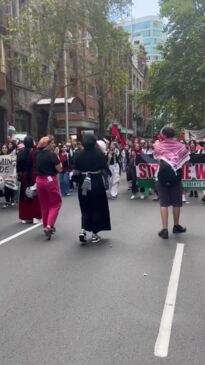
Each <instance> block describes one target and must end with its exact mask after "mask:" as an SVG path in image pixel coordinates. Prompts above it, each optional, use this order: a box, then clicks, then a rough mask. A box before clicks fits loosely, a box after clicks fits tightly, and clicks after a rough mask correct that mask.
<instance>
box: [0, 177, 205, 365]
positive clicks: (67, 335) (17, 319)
mask: <svg viewBox="0 0 205 365" xmlns="http://www.w3.org/2000/svg"><path fill="white" fill-rule="evenodd" d="M120 190H121V191H120V196H119V199H118V200H114V201H110V211H111V219H112V231H111V232H106V233H105V232H102V234H101V236H102V237H103V240H102V242H101V243H100V244H92V245H91V244H89V245H88V246H86V247H85V246H84V247H82V246H80V244H79V242H78V232H79V228H80V211H79V206H78V201H77V195H76V193H74V194H73V196H71V197H66V198H64V200H63V207H62V210H61V213H60V217H59V220H58V222H57V233H56V235H55V237H53V239H52V240H51V241H46V240H45V238H44V236H43V234H42V230H41V227H38V226H36V227H35V228H34V229H33V230H31V231H29V232H27V233H25V234H23V235H21V236H17V237H16V238H13V239H12V240H6V239H7V238H9V237H10V236H12V235H14V234H16V233H18V232H20V231H23V230H25V229H27V228H29V227H30V226H29V225H22V224H20V223H18V220H17V210H16V209H12V208H11V209H6V210H4V209H1V210H0V217H1V218H0V277H1V280H0V365H43V364H44V365H155V364H156V365H158V364H159V365H161V364H163V365H164V364H165V365H179V364H182V365H204V359H205V347H204V342H205V332H204V325H205V309H204V308H205V291H204V287H205V276H204V262H205V246H204V236H205V224H204V216H205V206H204V205H203V204H201V201H200V199H194V198H192V204H190V205H186V206H185V207H184V208H183V215H182V221H181V222H182V224H184V225H186V226H187V228H188V232H187V233H186V234H184V235H181V236H176V235H175V236H174V235H173V234H172V233H171V225H172V222H170V239H169V240H162V239H160V238H159V237H158V236H157V232H158V230H159V229H160V217H159V206H158V203H157V202H153V201H151V197H149V199H146V200H144V201H141V200H135V201H130V200H129V197H130V192H128V191H127V185H126V182H125V181H124V180H123V182H122V184H121V189H120ZM178 243H181V244H184V246H179V247H184V252H183V255H182V262H181V273H180V276H179V286H178V292H177V299H176V306H175V311H174V317H173V323H172V331H171V338H170V342H169V340H168V353H167V356H165V357H164V358H162V357H161V356H160V354H158V353H157V351H156V348H155V346H156V341H157V337H158V334H159V330H160V323H161V320H162V314H163V310H164V306H165V300H166V295H167V290H168V286H169V281H170V274H171V271H172V265H173V260H174V257H175V253H176V247H177V244H178ZM175 282H176V278H175V279H174V283H175ZM175 284H176V283H175ZM168 306H169V307H170V308H171V309H172V308H174V305H173V304H170V303H168ZM165 323H167V322H166V321H165ZM165 327H166V326H165ZM167 327H168V326H167ZM167 327H166V328H165V332H164V335H163V336H165V337H166V335H167V332H168V331H169V329H168V328H167ZM165 337H163V340H165ZM163 346H164V344H163V343H162V347H163Z"/></svg>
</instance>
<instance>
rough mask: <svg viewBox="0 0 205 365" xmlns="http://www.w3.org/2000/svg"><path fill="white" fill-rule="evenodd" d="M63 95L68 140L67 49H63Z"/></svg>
mask: <svg viewBox="0 0 205 365" xmlns="http://www.w3.org/2000/svg"><path fill="white" fill-rule="evenodd" d="M64 82H65V87H64V90H65V91H64V95H65V130H66V142H68V140H69V118H68V70H67V50H66V49H65V50H64Z"/></svg>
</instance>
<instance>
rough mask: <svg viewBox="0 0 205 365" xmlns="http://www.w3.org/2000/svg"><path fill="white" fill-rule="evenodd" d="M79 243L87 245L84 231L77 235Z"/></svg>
mask: <svg viewBox="0 0 205 365" xmlns="http://www.w3.org/2000/svg"><path fill="white" fill-rule="evenodd" d="M79 241H80V242H81V243H82V244H85V243H87V239H86V232H85V230H84V229H81V231H80V233H79Z"/></svg>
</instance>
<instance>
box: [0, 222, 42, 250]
mask: <svg viewBox="0 0 205 365" xmlns="http://www.w3.org/2000/svg"><path fill="white" fill-rule="evenodd" d="M41 225H42V223H38V224H35V225H33V226H32V227H29V228H27V229H24V230H23V231H20V232H18V233H16V234H13V235H12V236H9V237H7V238H4V239H3V240H2V241H0V246H1V245H3V244H4V243H6V242H9V241H11V240H13V239H14V238H17V237H19V236H22V235H23V234H25V233H27V232H30V231H32V230H33V229H35V228H37V227H40V226H41Z"/></svg>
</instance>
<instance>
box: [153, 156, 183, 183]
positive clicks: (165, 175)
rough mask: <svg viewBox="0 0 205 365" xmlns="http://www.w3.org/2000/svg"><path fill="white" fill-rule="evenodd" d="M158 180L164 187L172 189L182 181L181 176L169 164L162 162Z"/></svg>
mask: <svg viewBox="0 0 205 365" xmlns="http://www.w3.org/2000/svg"><path fill="white" fill-rule="evenodd" d="M158 180H159V182H160V183H161V184H162V186H165V187H172V186H174V185H176V184H177V183H178V182H179V181H180V180H181V176H180V174H179V173H178V172H175V171H174V170H173V168H172V167H171V166H170V165H169V164H168V163H167V162H165V161H163V160H160V164H159V172H158Z"/></svg>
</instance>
